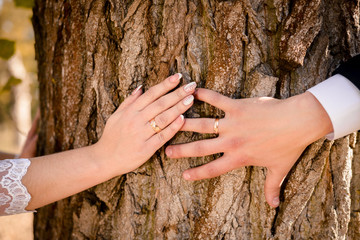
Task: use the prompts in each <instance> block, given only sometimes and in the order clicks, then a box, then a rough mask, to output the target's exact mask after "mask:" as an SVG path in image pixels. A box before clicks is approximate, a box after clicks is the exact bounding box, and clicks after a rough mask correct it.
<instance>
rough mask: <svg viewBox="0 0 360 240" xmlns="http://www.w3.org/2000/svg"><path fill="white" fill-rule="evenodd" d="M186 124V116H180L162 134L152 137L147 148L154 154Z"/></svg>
mask: <svg viewBox="0 0 360 240" xmlns="http://www.w3.org/2000/svg"><path fill="white" fill-rule="evenodd" d="M183 124H184V116H183V115H180V116H179V117H178V118H176V120H175V121H174V122H172V123H171V124H170V125H169V126H168V127H166V128H165V129H163V130H162V131H161V132H159V133H157V134H155V135H154V136H152V137H151V138H150V139H149V140H147V144H146V148H147V150H146V151H148V152H149V153H151V154H153V153H154V152H155V151H156V150H157V149H159V148H160V147H162V146H163V145H164V144H165V143H166V142H167V141H169V140H170V139H171V138H172V137H174V136H175V134H176V133H177V132H178V131H179V130H180V128H181V127H182V125H183Z"/></svg>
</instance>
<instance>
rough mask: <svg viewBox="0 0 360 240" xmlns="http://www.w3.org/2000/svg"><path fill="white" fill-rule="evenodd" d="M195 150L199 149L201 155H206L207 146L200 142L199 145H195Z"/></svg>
mask: <svg viewBox="0 0 360 240" xmlns="http://www.w3.org/2000/svg"><path fill="white" fill-rule="evenodd" d="M195 148H196V149H197V151H198V152H199V153H200V154H204V153H205V146H204V144H202V143H201V142H198V143H197V144H196V145H195Z"/></svg>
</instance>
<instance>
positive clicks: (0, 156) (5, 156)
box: [0, 152, 15, 160]
mask: <svg viewBox="0 0 360 240" xmlns="http://www.w3.org/2000/svg"><path fill="white" fill-rule="evenodd" d="M14 156H15V155H14V154H10V153H4V152H0V160H4V159H12V158H14Z"/></svg>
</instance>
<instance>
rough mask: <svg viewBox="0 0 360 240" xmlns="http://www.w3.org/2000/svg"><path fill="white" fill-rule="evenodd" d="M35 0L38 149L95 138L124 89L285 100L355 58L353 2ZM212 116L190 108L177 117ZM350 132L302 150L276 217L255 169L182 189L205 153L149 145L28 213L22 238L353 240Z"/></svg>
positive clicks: (356, 160) (357, 31) (357, 191)
mask: <svg viewBox="0 0 360 240" xmlns="http://www.w3.org/2000/svg"><path fill="white" fill-rule="evenodd" d="M35 2H36V5H35V8H34V18H33V23H34V28H35V34H36V53H37V60H38V64H39V82H40V91H41V96H40V99H41V110H42V124H41V136H40V146H41V150H40V153H41V154H48V153H53V152H57V151H63V150H67V149H72V148H78V147H82V146H86V145H89V144H92V143H94V142H96V141H97V139H98V138H99V137H100V136H101V133H102V130H103V127H104V124H105V122H106V119H107V118H108V117H109V115H110V114H111V113H112V112H113V111H114V110H115V109H116V107H117V106H118V105H119V104H120V103H121V101H122V100H123V99H124V98H125V97H126V96H127V95H128V94H129V93H130V92H131V91H132V90H133V89H135V87H136V86H138V85H140V84H144V86H145V89H148V88H149V87H150V86H152V85H154V84H156V83H158V82H160V81H161V80H163V79H164V78H166V77H167V76H168V75H170V74H173V73H176V72H181V73H183V75H184V76H185V77H184V79H183V83H186V82H190V81H191V80H195V81H196V82H197V84H198V86H200V87H206V88H209V89H213V90H216V91H218V92H220V93H222V94H225V95H227V96H231V97H233V98H242V97H255V96H274V97H277V98H287V97H289V96H292V95H296V94H299V93H302V92H304V91H305V90H306V89H308V88H310V87H311V86H313V85H315V84H317V83H319V82H320V81H322V80H324V79H325V78H327V77H329V76H330V74H331V72H332V71H333V70H334V69H335V68H336V66H338V64H339V63H340V62H341V61H343V60H345V59H348V58H350V57H351V56H353V55H355V54H357V53H360V38H359V37H360V27H359V17H360V13H359V9H360V8H359V1H356V0H349V1H342V0H291V1H290V0H242V1H214V0H190V1H183V0H179V1H174V0H172V1H171V0H166V1H165V0H158V1H157V0H155V1H140V0H134V1H120V0H93V1H85V0H81V1H75V0H67V1H50V0H47V1H45V0H37V1H35ZM221 114H222V113H221V112H219V111H218V110H216V109H214V108H212V107H211V106H209V105H206V104H201V103H196V104H195V106H194V107H193V108H192V109H191V110H189V111H188V112H187V114H186V115H187V117H199V116H215V115H221ZM279 118H281V116H279ZM203 137H210V136H200V135H199V134H194V133H181V134H178V135H177V136H176V137H175V139H173V140H172V141H171V142H172V143H180V142H188V141H193V140H197V139H200V138H203ZM294 137H296V136H294ZM359 138H360V137H359V134H356V133H353V134H351V135H350V136H347V137H344V138H342V139H340V140H337V141H335V142H333V141H327V140H325V139H321V140H319V141H317V142H316V143H314V144H312V145H311V146H309V147H308V148H307V149H306V151H305V152H304V154H303V155H302V157H301V158H300V159H299V161H298V162H297V164H296V165H295V166H294V168H293V169H292V171H291V173H290V174H289V176H288V178H287V179H286V181H285V185H284V188H283V191H282V195H281V196H282V197H281V200H282V202H281V205H280V207H279V208H278V209H271V208H270V207H269V206H268V205H267V204H266V202H265V198H264V191H263V185H264V180H265V174H266V170H265V169H263V168H259V167H247V168H242V169H239V170H235V171H232V172H230V173H228V174H225V175H223V176H221V177H218V178H214V179H210V180H204V181H198V182H186V181H184V180H183V179H182V178H181V173H182V172H183V170H185V169H187V168H189V167H193V166H197V165H200V164H203V163H206V162H209V161H211V160H212V159H213V158H214V157H205V158H189V159H179V160H170V159H167V158H166V156H165V154H164V149H163V148H162V149H160V150H159V151H158V152H157V153H156V154H155V155H154V156H153V157H152V158H151V160H150V161H149V162H148V163H146V164H145V165H144V166H142V167H141V168H139V169H138V170H136V171H134V172H132V173H129V174H127V175H126V176H122V177H118V178H115V179H113V180H111V181H108V182H106V183H104V184H101V185H99V186H97V187H94V188H92V189H89V190H88V191H85V192H82V193H80V194H78V195H76V196H73V197H70V198H68V199H65V200H63V201H60V202H57V203H55V204H52V205H50V206H47V207H44V208H42V209H40V210H39V211H38V213H37V214H36V218H35V237H36V238H37V239H271V238H274V239H359V238H360V230H359V226H360V144H359V140H360V139H359ZM259 151H261V149H259Z"/></svg>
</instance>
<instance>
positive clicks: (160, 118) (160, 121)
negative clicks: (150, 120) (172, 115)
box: [155, 114, 167, 128]
mask: <svg viewBox="0 0 360 240" xmlns="http://www.w3.org/2000/svg"><path fill="white" fill-rule="evenodd" d="M155 122H156V123H157V125H158V126H159V127H161V128H164V127H165V126H167V118H166V116H164V115H163V114H161V115H158V116H157V117H156V119H155Z"/></svg>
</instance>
